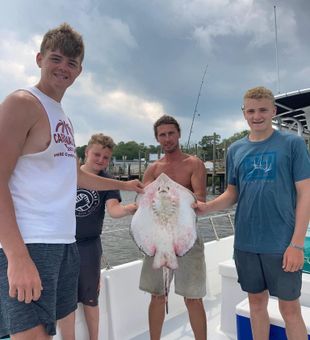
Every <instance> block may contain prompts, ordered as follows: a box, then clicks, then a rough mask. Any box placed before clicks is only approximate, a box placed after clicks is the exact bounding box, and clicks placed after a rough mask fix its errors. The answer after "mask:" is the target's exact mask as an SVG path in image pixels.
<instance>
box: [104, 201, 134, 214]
mask: <svg viewBox="0 0 310 340" xmlns="http://www.w3.org/2000/svg"><path fill="white" fill-rule="evenodd" d="M106 206H107V210H108V213H109V214H110V216H111V217H113V218H120V217H124V216H127V215H133V214H134V213H135V211H136V210H137V206H136V204H135V203H131V204H127V205H123V204H121V203H120V202H119V200H117V199H114V198H113V199H109V200H107V203H106Z"/></svg>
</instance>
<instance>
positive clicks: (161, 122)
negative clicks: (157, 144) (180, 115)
mask: <svg viewBox="0 0 310 340" xmlns="http://www.w3.org/2000/svg"><path fill="white" fill-rule="evenodd" d="M164 124H173V125H174V126H175V127H176V128H177V130H178V132H179V133H181V129H180V125H179V123H178V122H177V121H176V120H175V119H174V118H173V117H171V116H168V115H163V116H161V117H160V118H159V119H157V120H156V122H155V123H154V125H153V127H154V134H155V137H156V138H157V128H158V126H160V125H164Z"/></svg>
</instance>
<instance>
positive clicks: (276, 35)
mask: <svg viewBox="0 0 310 340" xmlns="http://www.w3.org/2000/svg"><path fill="white" fill-rule="evenodd" d="M273 12H274V32H275V49H276V68H277V90H278V93H280V74H279V55H278V26H277V7H276V6H273Z"/></svg>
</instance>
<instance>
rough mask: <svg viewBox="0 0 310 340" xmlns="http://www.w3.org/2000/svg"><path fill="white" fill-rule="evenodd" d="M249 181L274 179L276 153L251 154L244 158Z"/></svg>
mask: <svg viewBox="0 0 310 340" xmlns="http://www.w3.org/2000/svg"><path fill="white" fill-rule="evenodd" d="M244 167H245V173H246V180H247V181H255V180H274V179H275V177H276V153H275V152H267V153H264V154H257V155H249V156H246V157H245V159H244Z"/></svg>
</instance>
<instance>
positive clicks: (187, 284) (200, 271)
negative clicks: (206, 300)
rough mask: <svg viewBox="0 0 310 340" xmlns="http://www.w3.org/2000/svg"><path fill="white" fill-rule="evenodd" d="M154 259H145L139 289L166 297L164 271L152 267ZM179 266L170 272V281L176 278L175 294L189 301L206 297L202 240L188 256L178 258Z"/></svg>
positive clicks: (198, 240)
mask: <svg viewBox="0 0 310 340" xmlns="http://www.w3.org/2000/svg"><path fill="white" fill-rule="evenodd" d="M153 259H154V258H153V257H150V256H146V257H145V258H144V261H143V266H142V271H141V277H140V286H139V288H140V289H141V290H143V291H145V292H148V293H150V294H153V295H164V284H163V270H162V268H160V269H154V268H153V267H152V264H153ZM178 265H179V267H178V268H177V269H176V270H175V271H172V270H170V280H172V278H173V276H174V277H175V279H174V286H175V293H176V294H178V295H181V296H184V297H186V298H189V299H200V298H203V297H204V296H205V295H206V263H205V257H204V244H203V240H202V239H201V238H198V239H197V241H196V242H195V244H194V246H193V248H192V249H191V250H190V251H189V252H188V253H187V254H186V255H184V256H182V257H178Z"/></svg>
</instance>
